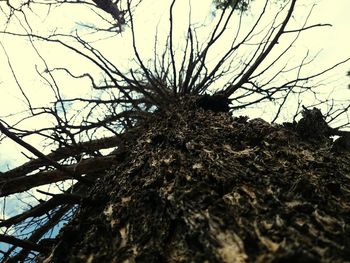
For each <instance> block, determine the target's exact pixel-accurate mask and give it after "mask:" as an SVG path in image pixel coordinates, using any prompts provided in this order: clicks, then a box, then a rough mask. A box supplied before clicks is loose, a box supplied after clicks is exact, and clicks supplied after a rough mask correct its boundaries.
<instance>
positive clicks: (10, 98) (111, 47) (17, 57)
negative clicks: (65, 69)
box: [0, 0, 350, 171]
mask: <svg viewBox="0 0 350 263" xmlns="http://www.w3.org/2000/svg"><path fill="white" fill-rule="evenodd" d="M259 1H260V0H259ZM170 2H171V1H165V0H144V2H143V4H141V5H140V6H139V7H138V8H137V9H136V13H135V24H136V33H137V39H138V44H139V45H138V46H139V48H140V53H141V56H142V57H143V58H144V59H147V58H151V57H152V54H153V53H152V52H153V44H154V34H155V30H156V29H158V33H159V36H162V35H163V40H162V41H160V46H161V45H162V43H163V44H164V36H166V35H167V34H168V24H167V23H168V14H169V11H168V6H169V3H170ZM257 2H258V1H257ZM314 2H315V1H312V0H302V1H298V6H297V9H296V13H295V15H294V16H293V19H292V21H291V26H290V27H289V28H290V29H293V24H294V25H300V23H301V22H302V21H303V19H304V18H305V16H306V15H307V13H305V12H307V11H308V10H309V8H310V7H311V5H312V3H314ZM317 2H318V4H317V5H316V6H315V8H314V10H313V13H312V15H311V17H310V20H309V23H308V24H309V25H311V24H315V23H331V24H332V25H333V26H332V27H324V28H315V29H311V30H309V31H306V32H304V33H302V34H301V36H300V38H299V40H298V41H297V42H296V44H295V47H294V48H293V52H292V53H291V54H290V55H289V57H288V59H290V60H291V62H293V61H296V62H295V63H297V61H300V59H301V58H302V57H303V56H304V55H305V53H306V51H307V50H310V54H311V55H312V54H313V55H314V54H317V53H319V52H320V53H319V56H318V57H317V59H316V60H315V62H314V63H313V64H312V67H310V68H308V69H307V70H310V71H311V70H317V69H318V68H319V69H320V70H321V69H324V68H326V67H327V66H331V65H333V64H335V63H337V62H339V61H341V60H344V59H345V58H348V57H350V50H349V49H350V48H349V47H350V36H349V26H350V18H349V10H350V1H349V0H333V1H331V0H321V1H317ZM190 3H191V7H192V23H194V24H195V23H198V24H199V23H202V22H203V21H205V23H208V24H209V23H210V22H211V20H213V19H215V18H214V17H213V16H212V15H211V13H210V11H211V10H212V7H211V4H210V3H211V1H210V0H191V1H190ZM188 6H189V2H188V1H187V0H178V2H177V4H176V6H175V12H174V13H175V15H174V17H175V18H174V21H175V24H174V28H175V29H176V30H175V33H174V35H175V42H176V43H178V46H179V47H181V43H182V42H181V41H182V40H183V38H184V33H183V30H184V29H185V28H186V26H187V23H188V12H189V9H188ZM77 10H78V11H77ZM38 12H39V14H44V13H45V9H44V8H43V9H42V10H41V11H39V10H38ZM51 12H52V13H51V15H48V16H45V15H38V16H36V15H31V16H29V18H30V20H31V21H33V24H32V28H33V32H39V33H45V31H48V30H49V31H50V30H53V29H54V28H55V27H57V31H61V30H64V31H66V32H69V31H74V30H78V32H79V34H81V35H83V36H85V37H89V38H91V39H93V38H94V37H95V36H94V35H92V36H89V35H86V33H87V31H84V30H83V29H82V27H81V26H80V25H78V24H77V22H83V23H86V24H90V23H96V16H94V15H93V14H94V13H92V12H91V11H90V10H89V9H87V8H86V9H84V8H82V7H81V6H80V5H79V6H78V5H71V6H70V7H69V8H65V9H60V8H57V9H53V10H52V11H51ZM253 18H254V17H250V16H249V14H248V15H247V16H246V17H245V19H246V21H249V20H251V19H253ZM272 18H273V17H270V18H267V20H266V21H268V20H269V19H272ZM2 24H3V21H1V18H0V26H1V27H2V28H1V30H4V28H3V26H2ZM232 28H233V25H232ZM8 31H11V32H23V30H22V29H21V26H20V24H19V23H16V20H15V19H14V20H13V24H11V25H10V26H9V27H8ZM202 34H203V37H204V36H205V34H206V33H205V31H203V33H202ZM0 41H1V43H2V44H3V45H4V47H5V48H6V50H7V52H8V54H9V57H10V59H11V63H12V64H13V67H14V70H15V72H16V74H17V77H18V79H19V81H20V84H21V85H22V87H23V89H24V90H25V91H26V92H27V94H28V96H29V97H30V100H31V102H32V103H33V105H42V104H45V103H46V102H48V101H50V100H52V98H53V96H52V91H51V90H50V89H49V88H48V87H47V86H46V85H45V83H43V82H42V80H40V79H39V78H38V75H37V73H36V69H35V65H37V66H38V70H39V71H40V69H43V67H42V62H41V61H40V60H39V59H38V56H37V54H35V52H34V51H33V49H32V48H31V46H30V44H29V43H28V41H27V40H26V39H24V38H18V37H17V38H13V37H9V36H6V35H0ZM129 41H130V34H129V33H128V30H126V31H125V32H123V33H122V34H121V35H119V36H116V37H114V38H112V39H109V40H106V41H101V42H99V43H98V45H100V47H101V50H103V51H104V53H105V54H106V56H107V57H109V58H110V59H111V61H114V62H115V63H117V64H118V65H123V63H124V65H126V64H128V62H127V61H128V59H129V58H130V54H131V52H132V51H131V49H130V48H128V47H130V45H129V44H128V43H130V42H129ZM283 41H284V40H283V39H282V40H281V45H282V44H283V43H282V42H283ZM36 45H37V47H39V50H40V52H41V55H43V56H44V57H45V58H46V59H47V62H48V63H49V64H50V65H51V66H53V65H59V66H64V65H69V66H70V67H71V68H74V69H75V70H76V72H79V70H80V71H81V72H82V70H84V71H88V72H95V68H94V67H93V66H91V65H89V64H87V63H85V61H82V60H81V59H80V58H79V57H78V56H75V55H72V54H71V53H70V52H67V50H65V49H63V48H60V47H58V46H57V45H56V46H50V45H47V44H42V43H39V42H37V43H36ZM222 45H223V46H224V45H225V43H224V42H222ZM216 49H217V51H218V52H219V51H220V46H218V47H216ZM349 69H350V64H349V63H348V64H346V65H344V66H342V67H339V68H337V69H336V70H334V71H333V72H332V74H329V75H327V79H325V81H326V82H330V84H329V85H327V86H326V87H325V94H326V93H327V92H328V91H329V90H330V89H333V88H337V91H336V93H335V94H334V96H335V97H338V98H341V99H348V98H350V92H349V89H347V84H349V83H350V78H347V77H345V74H346V72H347V71H348V70H349ZM0 72H2V74H1V75H0V118H1V117H3V116H7V115H8V114H12V113H15V112H21V111H22V110H23V109H25V106H26V103H25V101H24V100H23V97H22V96H21V94H20V91H19V89H18V87H17V86H16V82H15V81H14V79H13V76H12V74H11V72H10V70H9V66H8V63H7V59H6V57H5V55H4V52H3V50H2V48H1V47H0ZM60 80H61V83H62V84H63V85H62V86H61V87H62V93H63V95H65V96H69V97H74V96H79V95H80V94H86V93H88V92H89V91H90V88H89V86H88V84H89V83H88V82H79V83H78V82H72V80H71V79H67V78H65V77H63V76H61V79H60ZM77 87H79V88H77ZM267 111H268V110H266V109H261V108H258V110H249V111H247V113H248V114H249V116H251V117H263V118H264V116H265V117H266V116H267V115H266V114H267ZM16 118H17V117H16V116H14V117H13V118H8V119H7V120H8V121H14V120H15V119H16ZM267 118H268V117H267ZM46 121H50V120H47V119H40V118H38V119H37V120H36V121H32V120H31V121H30V122H28V123H26V125H28V127H36V128H38V127H42V126H45V123H46ZM29 142H31V143H34V144H35V145H36V146H37V147H38V148H40V145H42V142H41V141H37V140H36V139H31V140H29ZM22 151H23V152H26V151H25V150H24V149H23V148H21V147H20V146H18V145H16V144H15V143H13V142H10V141H9V140H5V141H3V142H2V143H1V144H0V171H3V170H7V167H10V168H11V167H12V168H13V167H14V166H16V165H18V164H20V163H22V162H25V161H26V160H27V159H26V158H25V156H24V155H23V154H21V152H22Z"/></svg>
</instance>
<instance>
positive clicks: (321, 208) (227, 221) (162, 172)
mask: <svg viewBox="0 0 350 263" xmlns="http://www.w3.org/2000/svg"><path fill="white" fill-rule="evenodd" d="M215 103H216V104H215V105H216V106H215V107H214V108H212V107H211V106H210V102H209V105H208V103H206V102H203V101H200V102H198V99H196V98H186V99H185V98H181V99H179V100H178V101H176V102H174V104H173V105H171V106H169V110H168V111H167V112H162V111H158V112H155V113H154V114H153V115H152V117H151V118H149V119H148V120H146V121H144V122H142V123H140V124H139V125H140V126H141V127H142V129H139V130H141V132H140V134H139V136H138V137H137V139H133V140H126V141H125V147H124V149H123V151H121V152H119V154H118V156H117V157H116V159H115V165H114V166H113V167H112V168H111V169H109V171H108V172H107V173H106V175H105V176H103V177H101V179H99V181H98V182H97V183H96V184H95V186H94V187H93V189H92V190H91V192H90V195H89V196H88V198H87V199H84V201H83V202H82V205H81V208H80V210H79V212H78V213H77V214H76V216H75V218H74V219H73V220H72V222H70V223H69V224H68V225H66V226H65V227H64V228H63V229H62V231H61V233H60V234H59V236H58V237H57V239H56V240H55V242H54V245H53V247H52V250H51V253H49V254H47V255H41V258H45V259H44V262H60V263H61V262H89V263H92V262H347V261H350V226H349V225H348V222H350V210H349V209H350V167H349V165H348V164H349V163H350V153H349V151H348V149H346V148H339V147H335V146H333V145H332V140H330V139H329V137H328V135H329V134H327V131H325V129H320V131H319V132H318V131H317V130H316V131H315V132H314V133H313V134H309V133H307V131H308V130H309V129H311V128H312V127H320V126H322V124H320V123H318V124H317V123H315V121H319V122H322V120H315V119H312V118H309V117H310V116H309V117H308V114H305V115H304V118H303V119H302V121H300V122H299V123H298V124H296V123H294V124H285V125H283V126H282V125H270V124H268V123H267V122H265V121H263V120H262V119H253V120H248V119H247V118H245V117H238V116H233V117H232V116H231V115H230V113H228V112H225V107H218V106H217V101H216V102H215ZM204 108H205V109H204ZM210 109H213V110H214V111H213V110H210ZM233 115H235V114H234V113H233ZM311 115H312V114H311ZM307 118H309V119H307ZM317 125H319V126H317ZM306 134H307V136H305V135H306ZM134 138H135V137H134Z"/></svg>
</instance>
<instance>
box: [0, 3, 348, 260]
mask: <svg viewBox="0 0 350 263" xmlns="http://www.w3.org/2000/svg"><path fill="white" fill-rule="evenodd" d="M164 2H165V3H163V2H162V3H161V4H160V3H158V2H152V1H150V2H148V1H147V0H142V1H131V0H119V1H110V0H92V1H75V0H72V1H70V0H69V1H66V0H63V1H57V0H52V1H26V2H19V3H12V2H10V1H6V2H1V4H0V11H1V12H2V13H3V14H4V15H5V16H4V17H6V21H2V22H4V26H3V27H2V29H1V32H0V33H1V36H2V40H1V47H2V51H3V55H2V56H3V58H4V60H3V61H5V62H6V68H7V71H6V74H8V75H10V76H11V77H12V79H13V80H14V83H15V84H16V86H15V88H13V90H15V92H14V93H13V94H16V96H20V100H21V102H22V104H21V105H22V108H21V109H20V110H18V111H16V112H14V111H13V109H11V110H10V111H9V112H6V113H1V112H0V131H1V134H0V135H1V137H0V139H1V143H3V144H5V143H8V142H9V140H11V141H12V142H14V143H16V144H17V145H19V146H20V147H22V148H21V149H24V151H23V155H24V157H25V159H26V161H25V162H23V163H22V164H21V165H19V166H18V167H15V168H13V167H11V169H5V170H3V171H2V172H1V174H0V186H1V190H0V196H1V198H2V202H3V208H2V214H3V218H2V221H1V222H0V226H1V227H2V228H1V230H2V234H1V235H0V241H2V242H5V243H8V244H10V245H9V246H6V248H5V249H3V248H1V250H3V251H2V252H1V253H2V254H3V256H4V258H5V259H7V258H11V257H17V258H20V259H22V260H23V259H26V258H28V259H29V260H30V259H31V258H33V257H34V256H33V255H36V254H37V253H38V252H42V250H43V248H42V247H43V246H42V245H41V243H40V242H41V240H44V239H47V237H48V236H50V235H55V234H57V229H58V228H60V227H61V226H62V224H63V222H66V221H67V220H69V219H71V218H72V215H74V214H75V212H76V211H77V209H78V207H79V204H80V202H81V201H82V200H83V202H84V200H85V199H84V196H85V194H86V193H87V192H88V190H89V189H90V188H89V187H91V185H93V184H94V183H95V182H96V180H99V178H101V177H102V176H103V174H105V170H106V167H110V166H111V165H112V164H113V163H114V162H115V158H118V156H119V155H120V154H121V153H123V147H124V144H125V142H127V141H128V140H136V138H134V137H133V136H134V134H138V129H139V126H138V124H139V123H141V122H142V121H144V120H148V119H149V118H150V116H152V115H153V114H154V113H157V112H165V113H166V112H170V111H172V109H173V107H176V104H177V103H178V101H181V100H183V99H189V98H190V99H189V100H190V101H193V103H194V104H195V105H197V106H199V107H201V108H203V109H206V110H211V111H213V112H229V111H230V112H234V113H237V114H240V113H242V112H244V110H246V109H250V108H252V107H261V108H268V111H269V112H270V120H271V121H272V123H274V122H282V121H285V118H286V116H287V118H288V120H291V122H293V121H295V120H297V119H299V118H300V117H301V113H302V112H303V109H304V112H305V109H308V110H312V109H313V108H314V107H319V108H321V109H322V111H323V116H322V118H323V119H325V120H326V123H327V129H328V127H329V129H330V130H329V133H330V134H329V135H338V136H342V135H343V133H342V131H340V129H344V128H349V121H348V120H349V116H348V114H349V108H350V103H349V101H348V100H347V99H344V100H337V99H334V98H333V97H332V96H333V94H332V92H327V96H324V90H325V89H324V87H323V85H324V84H323V83H324V82H322V81H323V80H324V78H327V76H328V75H327V74H329V73H330V72H331V71H332V70H333V69H334V68H336V67H338V66H341V65H344V64H346V63H348V62H349V58H346V57H345V58H344V60H342V61H339V62H338V63H336V64H334V65H318V66H317V67H315V66H314V65H313V62H314V60H315V59H316V58H315V56H314V55H310V52H309V51H307V52H305V53H304V54H302V55H301V56H297V55H296V54H295V53H293V52H295V51H296V49H295V46H296V45H297V40H298V39H299V38H300V37H302V35H303V34H307V31H311V30H322V29H323V28H327V27H329V26H330V25H329V24H326V23H315V24H312V23H309V20H310V17H311V15H312V12H313V8H314V6H313V5H310V6H309V8H305V6H300V5H299V2H298V1H296V0H290V1H278V3H277V4H276V3H275V2H273V3H272V2H271V3H270V1H267V0H266V1H214V2H210V1H207V4H208V3H209V5H210V4H212V5H211V9H210V8H209V9H208V10H212V11H213V13H212V14H211V13H210V12H208V14H207V15H205V16H203V15H196V14H194V13H195V10H194V7H193V6H192V5H193V3H191V2H188V3H186V5H184V4H183V2H181V1H176V0H173V1H164ZM201 4H203V5H204V1H203V3H201ZM209 5H208V6H209ZM146 7H147V8H146ZM156 7H157V8H159V9H160V10H166V14H165V15H164V14H163V16H161V17H160V18H159V20H158V21H156V23H154V22H149V23H150V24H149V25H148V24H147V23H146V22H145V21H148V20H147V19H148V18H149V17H152V15H153V14H154V13H153V10H152V8H156ZM248 7H249V10H248V11H249V12H250V13H249V12H248V13H249V14H248V13H247V9H248ZM300 9H305V10H304V11H305V15H304V19H303V20H302V21H295V19H294V17H293V15H294V14H295V12H296V10H300ZM145 10H146V11H147V12H146V13H141V12H145ZM154 12H155V11H154ZM164 13H165V12H164ZM145 19H146V20H145ZM43 21H44V24H45V25H44V26H43V25H42V24H43ZM149 21H150V20H149ZM148 26H149V27H150V28H152V29H153V31H152V30H150V31H147V34H143V31H146V29H145V28H146V27H148ZM149 32H153V35H148V34H149ZM20 45H23V46H24V47H25V48H26V49H25V50H24V51H19V50H18V46H20ZM18 53H20V54H19V55H18ZM25 55H26V56H27V57H28V59H25V58H24V56H25ZM295 57H297V59H298V60H297V61H296V59H295ZM24 72H29V73H28V76H29V77H28V76H27V75H25V74H24ZM4 82H5V83H2V84H0V85H7V80H4ZM329 85H331V84H329ZM2 92H3V91H1V93H0V94H1V95H3V94H2ZM5 95H6V94H5V93H4V96H5ZM38 95H42V96H38ZM40 97H42V98H44V99H42V100H41V99H39V98H40ZM193 98H194V99H193ZM310 98H312V100H310ZM310 101H311V102H310ZM333 124H334V125H333ZM328 125H329V126H328ZM330 126H332V128H330ZM327 131H328V130H327ZM17 154H18V155H20V153H17ZM27 200H28V201H27ZM19 203H21V204H22V206H23V209H16V211H14V212H12V213H10V212H9V211H8V208H9V204H11V206H15V205H18V204H19ZM31 253H32V254H31Z"/></svg>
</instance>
